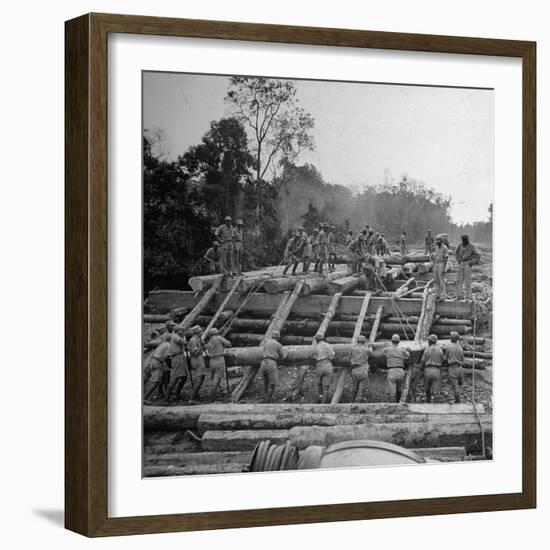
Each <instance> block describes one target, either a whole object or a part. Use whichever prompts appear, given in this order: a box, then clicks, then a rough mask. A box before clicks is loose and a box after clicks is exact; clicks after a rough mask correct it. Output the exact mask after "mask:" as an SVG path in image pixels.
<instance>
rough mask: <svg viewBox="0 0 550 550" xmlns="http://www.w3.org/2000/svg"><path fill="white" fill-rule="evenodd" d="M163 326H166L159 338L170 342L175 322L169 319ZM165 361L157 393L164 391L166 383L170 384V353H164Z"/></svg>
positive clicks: (166, 386)
mask: <svg viewBox="0 0 550 550" xmlns="http://www.w3.org/2000/svg"><path fill="white" fill-rule="evenodd" d="M164 326H165V328H166V332H164V333H163V335H162V336H161V340H162V341H163V342H168V343H170V341H171V340H172V336H173V335H174V329H175V328H176V323H174V321H172V320H170V321H166V324H165V325H164ZM165 361H166V368H165V369H164V376H163V378H162V380H161V381H160V388H159V393H165V392H166V389H167V388H168V385H169V384H170V376H171V374H170V373H171V371H172V360H171V357H170V354H167V355H166V358H165Z"/></svg>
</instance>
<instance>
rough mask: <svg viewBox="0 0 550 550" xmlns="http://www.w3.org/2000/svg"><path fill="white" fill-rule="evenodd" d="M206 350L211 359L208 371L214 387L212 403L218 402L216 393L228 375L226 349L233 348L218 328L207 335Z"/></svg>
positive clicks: (211, 393)
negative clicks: (226, 370)
mask: <svg viewBox="0 0 550 550" xmlns="http://www.w3.org/2000/svg"><path fill="white" fill-rule="evenodd" d="M206 336H207V338H208V340H207V341H206V345H205V346H204V347H205V350H206V355H207V357H208V358H209V362H208V363H209V364H208V369H209V370H210V380H211V381H212V387H211V388H210V401H215V400H216V392H217V391H218V386H219V385H220V382H221V381H222V378H223V377H224V376H225V375H226V372H225V348H230V347H231V342H230V341H229V340H226V339H225V338H224V337H223V336H222V335H221V334H220V333H219V332H218V329H217V328H211V329H210V330H209V331H208V334H207V335H206Z"/></svg>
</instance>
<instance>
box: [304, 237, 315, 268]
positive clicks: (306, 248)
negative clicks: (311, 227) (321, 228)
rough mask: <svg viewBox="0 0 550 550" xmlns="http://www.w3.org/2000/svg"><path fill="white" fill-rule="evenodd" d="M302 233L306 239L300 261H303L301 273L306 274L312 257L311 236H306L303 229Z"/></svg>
mask: <svg viewBox="0 0 550 550" xmlns="http://www.w3.org/2000/svg"><path fill="white" fill-rule="evenodd" d="M302 234H303V236H304V238H305V241H306V244H305V246H304V251H303V257H302V262H303V265H302V273H303V274H304V275H307V274H308V273H309V266H310V265H311V260H312V259H313V244H312V240H313V236H311V237H308V235H307V233H306V232H305V230H304V231H303V232H302Z"/></svg>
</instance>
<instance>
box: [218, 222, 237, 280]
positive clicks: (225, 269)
mask: <svg viewBox="0 0 550 550" xmlns="http://www.w3.org/2000/svg"><path fill="white" fill-rule="evenodd" d="M216 238H217V239H218V241H220V243H221V244H220V256H221V257H220V268H221V272H222V273H223V274H224V275H232V274H233V266H232V264H233V226H232V225H231V216H226V217H225V223H224V224H222V225H220V227H218V229H217V230H216Z"/></svg>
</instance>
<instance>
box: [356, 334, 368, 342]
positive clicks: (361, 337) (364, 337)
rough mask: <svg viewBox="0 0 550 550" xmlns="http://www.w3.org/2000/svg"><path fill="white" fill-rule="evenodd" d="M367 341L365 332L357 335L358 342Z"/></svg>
mask: <svg viewBox="0 0 550 550" xmlns="http://www.w3.org/2000/svg"><path fill="white" fill-rule="evenodd" d="M366 341H367V337H366V336H365V335H364V334H360V335H359V336H358V337H357V342H362V343H364V342H366Z"/></svg>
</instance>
